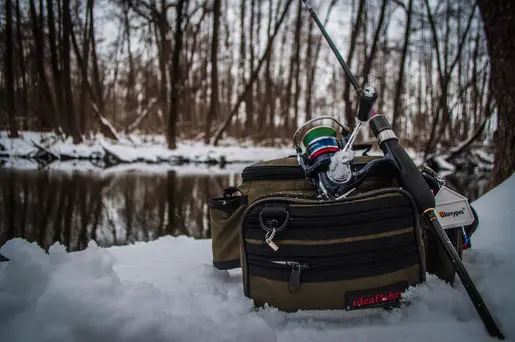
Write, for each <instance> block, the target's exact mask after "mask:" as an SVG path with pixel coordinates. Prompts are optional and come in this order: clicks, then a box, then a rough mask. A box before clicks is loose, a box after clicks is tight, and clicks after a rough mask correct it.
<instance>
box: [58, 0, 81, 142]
mask: <svg viewBox="0 0 515 342" xmlns="http://www.w3.org/2000/svg"><path fill="white" fill-rule="evenodd" d="M71 30H72V23H71V15H70V0H63V31H62V40H63V41H62V51H63V54H62V62H63V87H64V104H65V107H64V108H65V113H63V114H64V115H66V116H67V119H68V120H67V121H68V127H69V129H70V131H69V134H70V135H71V136H72V138H73V142H74V143H75V144H78V143H80V142H81V141H82V137H81V132H80V131H79V127H78V125H77V118H76V116H75V108H74V107H75V106H74V104H73V94H72V80H71V68H70V50H71V46H70V35H71Z"/></svg>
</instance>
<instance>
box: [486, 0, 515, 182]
mask: <svg viewBox="0 0 515 342" xmlns="http://www.w3.org/2000/svg"><path fill="white" fill-rule="evenodd" d="M479 8H480V10H481V15H482V17H483V22H484V27H485V33H486V40H487V46H488V54H489V55H490V66H491V68H490V72H491V79H492V89H491V91H492V92H493V95H494V97H495V100H496V102H497V130H496V131H495V133H494V146H495V152H494V156H495V159H494V169H493V172H492V177H491V179H490V180H491V186H496V185H498V184H500V183H501V182H503V181H504V180H505V179H507V178H508V177H510V176H511V175H512V174H513V170H515V134H513V132H514V131H515V114H514V113H515V59H513V56H514V54H515V41H514V40H513V39H512V38H510V37H514V36H515V26H514V25H513V13H514V12H515V3H513V1H511V0H490V1H486V0H479Z"/></svg>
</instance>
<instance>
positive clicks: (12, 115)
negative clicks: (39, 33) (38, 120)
mask: <svg viewBox="0 0 515 342" xmlns="http://www.w3.org/2000/svg"><path fill="white" fill-rule="evenodd" d="M5 38H6V39H5V42H6V44H5V69H4V70H5V82H6V84H5V87H6V90H7V111H8V112H9V114H8V115H9V137H11V138H17V137H18V125H17V123H16V106H15V103H14V100H15V93H14V72H13V69H14V68H13V67H14V65H13V50H14V49H13V18H12V2H11V0H5Z"/></svg>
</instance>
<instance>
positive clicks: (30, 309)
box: [0, 175, 515, 342]
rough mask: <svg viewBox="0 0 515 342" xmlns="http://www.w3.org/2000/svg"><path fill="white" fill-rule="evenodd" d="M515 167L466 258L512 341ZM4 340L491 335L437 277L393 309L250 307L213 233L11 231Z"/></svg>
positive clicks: (461, 295)
mask: <svg viewBox="0 0 515 342" xmlns="http://www.w3.org/2000/svg"><path fill="white" fill-rule="evenodd" d="M514 190H515V175H514V176H512V177H511V178H510V179H509V180H507V181H506V182H505V183H503V184H502V185H501V186H499V187H497V188H495V189H494V190H492V191H491V192H489V193H487V194H486V195H485V196H483V197H482V198H480V199H479V200H477V201H476V202H475V203H473V205H474V207H475V208H476V209H477V211H478V213H479V216H480V220H481V223H480V227H479V229H478V231H477V232H476V234H475V235H474V239H473V249H472V250H469V251H466V253H465V255H464V262H465V265H466V267H467V269H468V270H469V272H470V274H471V276H472V278H473V279H474V281H475V284H476V286H477V288H478V290H479V291H480V293H481V294H482V296H483V298H484V300H485V301H486V303H487V304H488V306H489V308H490V310H491V312H492V313H493V314H494V316H495V317H496V318H497V319H498V322H499V323H500V326H501V327H502V329H503V330H504V332H505V334H506V335H507V338H508V340H514V336H515V324H514V322H515V296H514V295H513V288H514V287H513V282H514V281H515V250H514V249H513V244H514V243H515V237H514V223H513V222H515V205H514V204H513V203H515V191H514ZM0 253H2V254H4V255H5V256H6V257H8V258H10V259H11V261H9V262H5V263H2V264H1V265H0V341H6V342H7V341H12V342H15V341H24V342H25V341H124V342H127V341H353V342H356V341H367V342H368V341H370V342H372V341H373V342H376V341H383V342H384V341H392V342H400V341H409V342H412V341H418V342H422V341H431V342H434V341H467V342H469V341H487V340H489V339H490V338H489V337H488V335H487V333H486V331H485V329H484V327H483V324H482V323H481V321H480V319H479V317H478V315H477V314H476V312H475V310H474V308H473V306H472V304H471V302H470V300H469V298H468V296H467V295H466V292H465V290H464V289H463V287H462V286H461V284H459V282H458V284H457V285H456V286H455V287H450V286H448V285H447V284H445V283H443V282H442V281H440V280H438V279H436V278H435V277H432V276H429V278H428V281H427V282H426V283H425V284H423V285H420V286H418V287H416V288H412V289H410V290H409V291H408V292H407V293H405V294H404V297H405V298H408V299H409V300H410V304H409V305H405V306H402V307H401V308H399V309H395V310H393V311H391V312H387V311H383V310H380V309H371V310H367V311H364V310H363V311H353V312H345V311H318V312H314V311H305V312H297V313H283V312H280V311H278V310H276V309H273V308H262V309H255V308H254V307H253V304H252V301H251V300H250V299H247V298H245V297H244V295H243V291H242V285H241V273H240V271H239V270H237V271H230V272H228V271H217V270H215V269H213V267H212V266H211V241H210V240H193V239H191V238H187V237H176V238H173V237H164V238H160V239H158V240H156V241H153V242H150V243H136V244H135V245H131V246H126V247H111V248H107V249H102V248H99V247H97V246H96V245H95V243H94V242H91V243H90V245H89V247H88V248H87V249H86V250H84V251H81V252H74V253H66V251H65V249H64V247H63V246H61V245H58V244H56V245H54V246H52V247H51V249H50V251H49V253H48V254H46V253H45V252H44V251H43V250H42V249H41V248H39V247H38V246H37V245H36V244H30V243H28V242H26V241H24V240H21V239H14V240H10V241H8V242H7V243H6V244H4V245H3V246H2V248H1V249H0Z"/></svg>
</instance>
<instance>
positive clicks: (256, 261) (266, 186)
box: [208, 156, 461, 310]
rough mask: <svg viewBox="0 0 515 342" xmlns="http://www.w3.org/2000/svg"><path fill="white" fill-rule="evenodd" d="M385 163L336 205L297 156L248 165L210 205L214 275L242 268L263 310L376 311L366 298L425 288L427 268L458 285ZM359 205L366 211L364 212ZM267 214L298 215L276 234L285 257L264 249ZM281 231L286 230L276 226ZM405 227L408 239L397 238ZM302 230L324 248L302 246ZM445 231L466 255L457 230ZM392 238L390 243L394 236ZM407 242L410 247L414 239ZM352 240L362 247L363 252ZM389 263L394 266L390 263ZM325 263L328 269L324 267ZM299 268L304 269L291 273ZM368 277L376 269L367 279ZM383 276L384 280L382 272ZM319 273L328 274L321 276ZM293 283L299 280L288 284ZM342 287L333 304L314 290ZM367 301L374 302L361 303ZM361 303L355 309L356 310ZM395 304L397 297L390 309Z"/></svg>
mask: <svg viewBox="0 0 515 342" xmlns="http://www.w3.org/2000/svg"><path fill="white" fill-rule="evenodd" d="M375 158H378V157H373V156H359V157H356V158H355V159H354V161H353V164H352V167H353V168H356V169H359V168H360V167H363V166H364V165H366V164H367V163H368V162H370V161H371V160H373V159H375ZM388 165H389V164H384V166H380V167H377V168H375V169H373V170H372V171H371V172H370V174H369V175H368V176H367V178H366V179H365V180H364V181H363V183H362V184H361V185H360V186H359V187H358V188H356V190H354V191H353V192H352V193H351V194H349V195H348V197H347V198H346V199H342V200H339V201H332V202H331V201H327V200H321V199H319V198H318V195H319V193H318V191H317V189H316V187H315V186H313V185H312V184H311V183H310V182H309V181H308V180H306V178H305V175H304V172H303V170H302V168H301V167H299V165H298V163H297V160H296V158H295V157H288V158H281V159H276V160H269V161H265V162H260V163H256V164H253V165H251V166H249V167H246V168H245V169H244V170H243V172H242V177H241V178H242V182H241V184H239V185H238V186H237V187H229V188H227V189H225V190H224V194H223V197H220V198H214V199H212V200H210V201H209V202H208V207H209V219H210V227H211V236H212V251H213V265H214V267H216V268H218V269H221V270H227V269H233V268H238V267H241V266H243V267H242V270H243V280H244V290H245V293H246V295H247V296H249V297H251V298H253V299H254V300H255V302H256V304H263V303H265V302H266V303H269V304H270V305H274V306H277V307H280V308H282V309H284V310H295V309H301V308H320V309H322V308H326V309H327V308H346V309H352V308H354V306H359V307H366V306H370V305H372V306H376V305H379V304H377V303H376V302H374V303H372V304H370V301H371V300H370V298H371V295H369V297H367V293H373V294H374V293H375V295H378V296H379V295H381V294H382V292H381V291H383V290H384V291H387V292H388V296H389V297H388V298H390V293H392V296H393V297H395V296H396V295H395V294H398V293H400V292H399V291H401V292H402V291H403V290H404V289H405V288H406V287H407V286H409V285H414V284H416V283H419V282H421V281H423V280H424V274H425V272H426V270H427V271H428V272H429V273H433V274H436V275H437V276H438V277H440V278H441V279H444V280H446V281H448V282H451V283H452V282H453V280H454V277H455V269H454V266H453V265H452V263H451V262H450V260H449V259H448V258H447V257H446V256H445V255H444V254H443V252H442V251H441V247H439V245H438V242H437V241H436V239H435V238H434V236H433V235H432V234H431V232H430V231H428V230H427V229H421V223H420V219H419V216H418V214H417V213H418V211H417V210H416V208H415V204H413V202H412V201H411V198H410V195H409V194H408V193H407V192H405V191H404V190H402V189H400V188H399V185H398V183H397V179H396V170H395V169H394V168H392V167H389V166H388ZM256 203H257V204H256ZM285 203H286V204H285ZM408 204H409V205H408ZM390 205H391V206H392V207H389V206H390ZM361 206H365V207H366V208H368V209H367V210H362V209H361ZM264 207H266V208H267V209H266V210H265V214H264V215H265V216H266V214H267V213H270V210H272V211H273V208H274V207H278V208H283V207H287V208H289V207H291V208H295V209H294V210H293V212H292V213H291V214H290V218H289V219H288V222H287V224H286V226H285V228H284V229H283V230H284V231H278V230H277V229H276V236H274V238H273V239H272V242H273V243H275V244H276V245H277V246H279V250H278V252H272V250H271V248H270V246H268V245H267V244H266V242H265V236H266V235H267V233H268V231H266V230H265V229H263V228H262V227H261V226H260V225H258V223H257V222H258V221H256V217H258V216H259V213H260V212H261V211H259V210H261V209H262V208H264ZM397 207H403V208H404V209H402V210H400V211H398V212H396V211H395V210H397V209H395V210H394V208H397ZM256 208H257V209H256ZM260 208H261V209H260ZM312 208H316V213H313V214H312V215H313V217H315V219H313V217H310V218H304V217H303V216H302V215H306V213H307V212H312V211H313V210H315V209H312ZM383 209H384V210H385V211H383ZM278 210H282V209H278ZM389 210H391V212H390V213H388V211H389ZM390 214H391V215H392V216H391V217H390V216H389V215H390ZM256 215H258V216H256ZM283 215H286V214H283ZM381 215H386V216H385V217H384V220H385V222H390V224H393V226H391V227H390V226H384V225H383V219H380V220H377V217H383V216H381ZM279 216H280V215H279ZM308 216H309V215H308ZM262 217H264V216H263V215H262ZM296 217H298V219H297V218H296ZM271 220H272V222H277V224H278V223H281V222H282V221H281V217H277V218H272V219H271ZM305 220H308V222H311V223H310V227H309V228H306V227H305V226H302V224H301V225H300V226H298V224H299V223H298V222H304V221H305ZM309 220H311V221H309ZM353 220H356V221H353ZM408 221H409V222H412V224H411V225H410V226H409V227H408V226H406V222H408ZM327 222H329V223H327ZM353 222H354V223H353ZM283 223H284V222H283ZM265 224H266V223H265ZM281 225H282V223H281V224H280V225H278V226H277V227H280V226H281ZM362 227H376V228H377V229H379V230H378V231H374V230H373V229H372V228H367V229H372V230H370V231H369V232H367V230H365V229H364V228H362ZM381 227H382V228H381ZM422 228H424V227H422ZM380 229H385V231H380ZM403 229H404V230H405V232H404V233H399V232H400V231H403ZM301 232H302V233H306V235H305V236H307V237H311V236H312V235H311V234H315V235H317V236H318V237H317V240H312V239H307V238H305V239H301V238H300V237H299V236H298V235H299V234H300V235H302V234H301ZM446 232H447V234H448V235H449V236H450V238H451V241H452V242H453V244H455V247H456V248H457V249H458V251H459V252H460V254H461V249H460V246H461V244H460V243H461V241H459V238H460V235H459V232H458V230H456V229H453V230H447V231H446ZM249 234H250V235H249ZM292 234H293V235H292ZM334 234H336V235H334ZM338 234H340V235H341V236H339V235H338ZM346 234H354V235H349V236H347V235H346ZM384 234H386V237H385V236H384ZM390 235H391V236H392V237H390V238H387V237H388V236H390ZM408 235H410V236H412V237H413V239H411V240H409V241H408V240H407V236H408ZM249 236H250V237H249ZM420 237H421V238H420ZM354 240H356V241H361V242H360V243H358V244H356V243H355V242H353V241H354ZM258 241H259V243H258ZM285 241H286V242H285ZM392 241H393V242H392ZM351 242H353V243H351ZM396 244H397V245H396ZM331 245H332V246H333V247H335V248H336V249H337V250H338V251H337V252H336V251H335V250H332V251H333V252H334V253H333V252H332V253H333V254H331V253H329V254H319V252H320V253H322V252H324V251H329V250H331V249H329V248H327V247H328V246H329V247H330V246H331ZM306 246H309V247H306ZM317 246H318V247H317ZM352 246H359V249H357V250H356V249H353V248H354V247H352ZM376 247H377V249H375V248H376ZM249 248H250V249H249ZM306 248H308V249H311V251H312V252H313V250H314V252H313V253H314V254H309V253H308V254H306ZM317 251H318V252H317ZM290 252H291V253H290ZM317 254H319V255H317ZM417 255H418V256H419V257H418V259H417ZM389 256H392V258H393V259H391V258H390V259H389ZM319 259H320V260H319ZM323 260H330V261H331V262H329V264H328V265H325V262H324V261H323ZM377 260H383V261H377ZM385 260H387V261H385ZM308 261H309V262H308ZM400 261H406V262H410V263H412V265H411V266H409V265H408V266H406V265H405V264H402V263H399V262H400ZM332 262H334V265H333V264H332ZM360 262H362V263H360ZM310 263H314V264H315V265H316V266H313V267H311V265H310V266H308V267H309V271H308V269H306V268H305V267H304V266H302V265H303V264H308V265H309V264H310ZM297 264H298V265H297ZM356 265H357V266H356ZM371 265H372V266H373V267H371ZM354 266H356V267H354ZM358 266H359V267H358ZM320 267H322V269H320ZM294 268H298V270H297V269H295V271H294V272H292V271H293V270H294ZM349 269H356V270H357V269H361V271H356V273H355V274H350V275H349V274H348V273H345V272H342V270H349ZM263 270H267V271H263ZM367 270H368V271H370V274H368V276H367V275H366V272H367ZM374 270H375V271H374ZM379 270H381V271H379ZM297 271H299V272H297ZM383 271H384V272H385V273H382V274H380V272H383ZM256 272H257V274H256ZM263 272H264V273H263ZM360 272H363V273H360ZM374 272H376V273H374ZM378 272H379V273H378ZM319 273H322V274H323V275H322V276H319V275H318V274H319ZM292 274H293V275H292ZM298 274H300V276H297V275H298ZM373 274H375V275H373ZM290 277H293V278H292V279H291V281H290ZM331 277H332V278H331ZM297 278H298V282H297V280H296V279H297ZM256 281H257V282H256ZM290 282H292V284H293V285H290ZM297 283H298V285H297ZM387 283H388V284H387ZM327 284H330V285H329V287H330V288H326V287H325V286H326V285H327ZM335 284H336V285H335ZM379 284H386V285H384V286H379ZM342 285H343V287H342ZM296 288H298V289H299V290H298V291H297V292H296V293H292V292H291V290H292V289H293V291H294V292H295V289H296ZM301 288H302V290H300V289H301ZM336 288H339V289H340V290H339V292H338V296H339V297H338V298H339V299H340V301H334V300H332V299H329V297H331V298H332V297H333V296H332V295H331V296H329V297H324V298H319V297H317V296H314V295H313V294H312V291H315V290H316V291H319V290H320V295H319V296H324V295H323V293H325V292H327V291H329V292H331V289H336ZM306 289H307V290H306ZM312 289H315V290H312ZM397 289H400V290H397ZM274 291H275V292H274ZM305 291H308V293H310V294H308V293H307V292H305ZM334 291H336V290H334ZM334 291H333V292H334ZM281 293H282V294H281ZM385 293H386V292H385ZM333 294H334V293H333ZM383 294H384V293H383ZM303 298H304V299H303ZM309 298H312V299H309ZM335 298H336V297H335ZM342 298H343V299H342ZM354 298H357V299H354ZM360 298H361V299H362V300H363V301H362V302H360ZM366 298H369V300H367V301H366V302H367V304H364V302H365V299H366ZM378 298H379V297H378ZM333 299H334V298H333ZM351 299H352V300H351ZM354 301H356V305H353V303H354ZM358 303H360V304H359V305H358ZM390 304H392V302H391V301H390V299H388V300H387V301H386V300H385V301H384V303H383V305H390Z"/></svg>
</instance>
